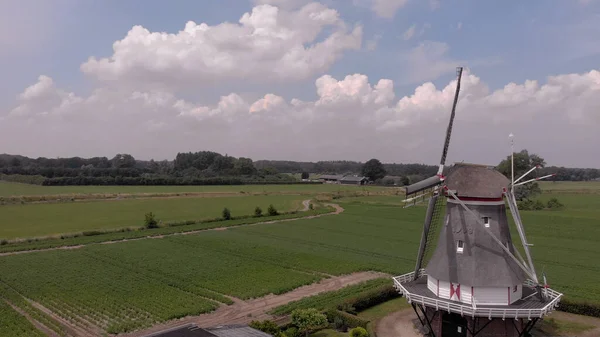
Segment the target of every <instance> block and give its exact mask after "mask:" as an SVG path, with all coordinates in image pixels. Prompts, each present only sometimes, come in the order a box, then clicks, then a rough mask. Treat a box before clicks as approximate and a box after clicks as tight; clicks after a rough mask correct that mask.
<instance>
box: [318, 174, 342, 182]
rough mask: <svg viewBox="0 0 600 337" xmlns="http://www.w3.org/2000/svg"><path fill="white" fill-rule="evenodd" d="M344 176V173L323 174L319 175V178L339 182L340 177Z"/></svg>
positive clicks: (323, 180)
mask: <svg viewBox="0 0 600 337" xmlns="http://www.w3.org/2000/svg"><path fill="white" fill-rule="evenodd" d="M343 177H344V176H342V175H333V174H323V175H321V176H320V177H319V180H320V181H322V182H324V183H330V184H335V183H339V182H340V179H342V178H343Z"/></svg>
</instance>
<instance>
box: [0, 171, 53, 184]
mask: <svg viewBox="0 0 600 337" xmlns="http://www.w3.org/2000/svg"><path fill="white" fill-rule="evenodd" d="M0 180H3V181H10V182H13V183H22V184H33V185H42V184H43V183H44V180H46V178H45V177H43V176H41V175H24V174H0Z"/></svg>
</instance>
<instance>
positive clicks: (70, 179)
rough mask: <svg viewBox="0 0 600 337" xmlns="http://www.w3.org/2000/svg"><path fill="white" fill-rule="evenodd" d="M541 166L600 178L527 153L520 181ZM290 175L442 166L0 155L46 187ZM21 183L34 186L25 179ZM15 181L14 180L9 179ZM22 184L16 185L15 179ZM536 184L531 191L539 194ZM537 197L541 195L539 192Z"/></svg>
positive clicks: (382, 177)
mask: <svg viewBox="0 0 600 337" xmlns="http://www.w3.org/2000/svg"><path fill="white" fill-rule="evenodd" d="M536 164H537V165H541V166H542V167H543V168H542V169H540V170H537V171H536V173H537V174H538V175H546V174H550V173H555V174H556V175H555V176H554V177H552V178H551V179H548V180H551V181H552V180H554V181H585V180H592V179H598V178H600V169H579V168H564V167H554V166H551V167H546V163H545V161H544V159H543V158H541V157H540V156H538V155H536V154H529V152H528V151H527V150H523V151H521V152H518V153H516V154H515V170H516V172H515V175H516V176H519V175H520V174H522V173H524V172H526V171H527V170H528V169H530V168H531V167H533V165H536ZM498 169H499V170H500V171H501V172H503V173H504V174H507V175H509V174H510V158H507V159H505V160H503V161H501V162H500V164H499V165H498ZM280 172H285V173H302V179H307V178H308V173H309V172H311V173H319V174H357V173H360V174H362V175H363V176H366V177H368V178H369V179H370V180H371V181H373V182H376V183H378V184H382V185H401V186H402V185H408V184H413V183H415V182H418V181H420V180H422V179H425V178H427V177H430V176H432V175H434V174H435V173H436V172H437V166H435V165H424V164H384V163H382V162H381V161H379V160H378V159H375V158H374V159H371V160H369V161H367V162H365V163H361V162H355V161H319V162H314V163H313V162H293V161H265V160H261V161H257V162H253V161H252V159H250V158H244V157H240V158H235V157H231V156H228V155H227V154H225V155H222V154H220V153H217V152H212V151H199V152H186V153H178V154H177V155H176V157H175V159H174V160H172V161H169V160H163V161H154V160H147V161H145V160H136V159H135V158H134V157H133V156H132V155H130V154H117V155H115V156H114V157H113V158H111V159H108V158H107V157H93V158H80V157H71V158H44V157H40V158H35V159H34V158H28V157H24V156H18V155H0V176H2V175H5V177H6V176H12V177H13V178H14V177H19V176H25V177H37V178H35V179H31V181H30V182H36V183H37V182H39V181H43V183H44V184H46V185H169V184H173V185H190V184H194V185H195V184H198V185H201V184H241V183H246V182H254V183H261V182H267V181H274V182H293V181H295V180H296V179H295V178H293V177H292V176H290V175H288V174H280ZM19 179H20V180H19V181H22V182H28V180H27V179H21V178H19ZM9 180H10V179H9ZM12 180H13V181H16V180H15V179H12ZM536 186H537V185H536V184H530V185H528V187H527V188H531V189H535V188H536ZM533 192H535V191H533Z"/></svg>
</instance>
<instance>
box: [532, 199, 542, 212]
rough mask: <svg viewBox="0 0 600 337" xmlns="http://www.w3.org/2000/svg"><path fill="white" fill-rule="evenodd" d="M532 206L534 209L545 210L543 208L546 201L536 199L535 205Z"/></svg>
mask: <svg viewBox="0 0 600 337" xmlns="http://www.w3.org/2000/svg"><path fill="white" fill-rule="evenodd" d="M532 208H533V210H534V211H541V210H543V209H544V208H545V205H544V203H542V202H541V201H539V200H536V201H535V202H534V203H533V206H532Z"/></svg>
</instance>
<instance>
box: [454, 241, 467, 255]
mask: <svg viewBox="0 0 600 337" xmlns="http://www.w3.org/2000/svg"><path fill="white" fill-rule="evenodd" d="M464 248H465V244H464V242H463V241H462V240H458V241H457V242H456V252H458V253H462V252H463V249H464Z"/></svg>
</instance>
